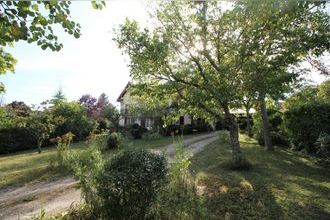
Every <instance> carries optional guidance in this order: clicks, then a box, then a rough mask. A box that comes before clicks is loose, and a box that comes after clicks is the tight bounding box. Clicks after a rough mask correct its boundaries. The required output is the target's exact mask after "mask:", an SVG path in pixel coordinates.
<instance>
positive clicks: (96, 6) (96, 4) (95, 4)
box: [91, 1, 105, 10]
mask: <svg viewBox="0 0 330 220" xmlns="http://www.w3.org/2000/svg"><path fill="white" fill-rule="evenodd" d="M91 3H92V7H93V8H94V9H97V10H102V9H103V8H104V7H105V1H92V2H91Z"/></svg>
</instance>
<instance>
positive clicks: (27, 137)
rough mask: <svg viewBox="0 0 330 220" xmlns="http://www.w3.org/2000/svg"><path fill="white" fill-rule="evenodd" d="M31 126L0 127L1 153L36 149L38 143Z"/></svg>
mask: <svg viewBox="0 0 330 220" xmlns="http://www.w3.org/2000/svg"><path fill="white" fill-rule="evenodd" d="M31 134H32V132H31V129H30V128H5V129H0V154H6V153H12V152H17V151H22V150H28V149H36V148H37V143H36V140H35V138H34V137H33V136H32V135H31Z"/></svg>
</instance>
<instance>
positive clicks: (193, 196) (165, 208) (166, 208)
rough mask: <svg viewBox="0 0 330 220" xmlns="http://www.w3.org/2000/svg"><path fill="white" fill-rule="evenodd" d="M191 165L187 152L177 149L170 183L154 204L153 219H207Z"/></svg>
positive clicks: (151, 216)
mask: <svg viewBox="0 0 330 220" xmlns="http://www.w3.org/2000/svg"><path fill="white" fill-rule="evenodd" d="M189 165H190V160H189V158H187V157H186V156H185V151H184V150H183V148H182V147H177V148H176V155H175V163H173V164H171V168H170V172H169V175H168V176H169V183H168V184H167V185H166V187H165V189H164V190H163V191H161V192H160V193H159V194H158V196H157V200H156V201H155V202H154V203H153V205H152V208H151V212H150V218H151V219H206V218H205V206H204V201H203V198H202V197H199V196H198V194H197V190H196V187H195V182H194V178H193V176H192V175H191V174H190V172H189Z"/></svg>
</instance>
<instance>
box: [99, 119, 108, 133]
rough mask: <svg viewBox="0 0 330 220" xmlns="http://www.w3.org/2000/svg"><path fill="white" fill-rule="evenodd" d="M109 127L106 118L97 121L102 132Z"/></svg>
mask: <svg viewBox="0 0 330 220" xmlns="http://www.w3.org/2000/svg"><path fill="white" fill-rule="evenodd" d="M107 128H108V124H107V121H106V120H99V121H98V122H97V130H98V131H100V132H102V131H104V130H106V129H107Z"/></svg>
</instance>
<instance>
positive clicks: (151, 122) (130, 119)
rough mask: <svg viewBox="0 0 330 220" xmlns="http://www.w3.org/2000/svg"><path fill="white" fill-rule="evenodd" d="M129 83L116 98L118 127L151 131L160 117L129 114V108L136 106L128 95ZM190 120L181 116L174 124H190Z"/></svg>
mask: <svg viewBox="0 0 330 220" xmlns="http://www.w3.org/2000/svg"><path fill="white" fill-rule="evenodd" d="M130 86H131V83H130V82H128V83H127V84H126V86H125V88H124V89H123V91H122V92H121V93H120V95H119V97H118V98H117V102H119V103H120V119H119V125H120V126H125V127H126V126H130V125H132V124H135V123H136V124H139V125H140V126H142V127H144V128H147V129H148V130H151V129H153V128H154V127H155V126H156V123H157V121H159V120H161V117H145V116H136V115H134V114H132V112H130V106H133V105H138V104H139V103H137V101H136V100H134V97H132V96H131V95H130V92H129V88H130ZM191 123H192V118H191V116H189V115H182V116H180V119H179V120H178V121H177V122H176V124H178V125H186V124H191Z"/></svg>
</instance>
